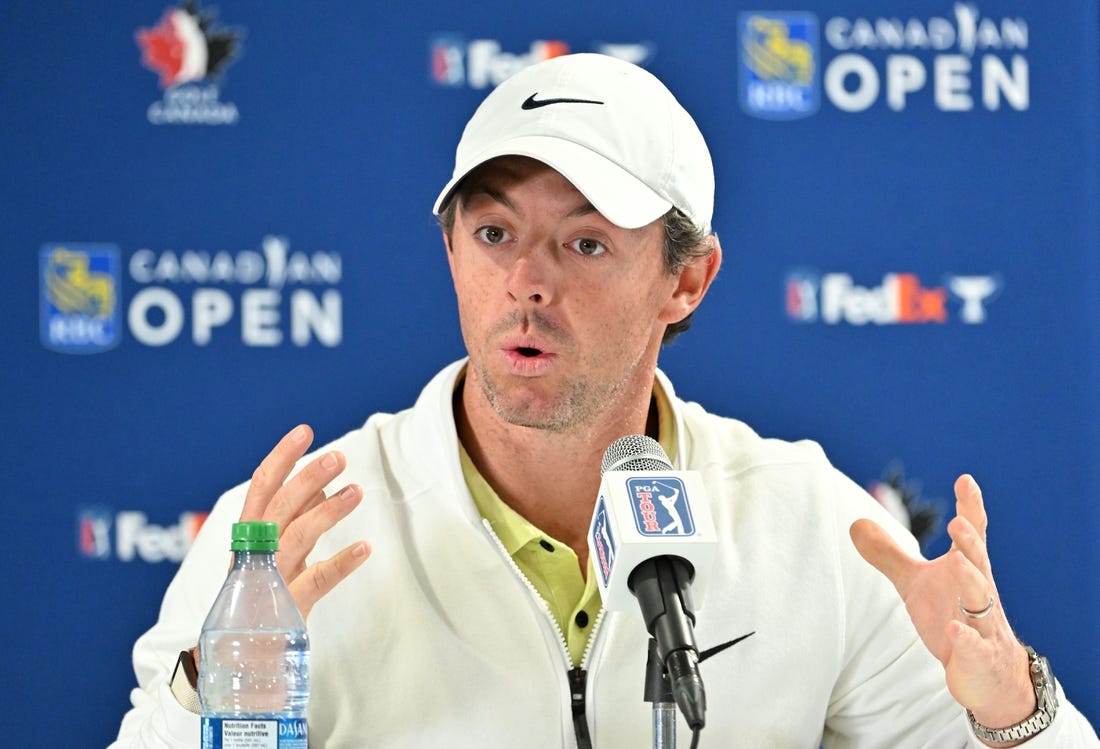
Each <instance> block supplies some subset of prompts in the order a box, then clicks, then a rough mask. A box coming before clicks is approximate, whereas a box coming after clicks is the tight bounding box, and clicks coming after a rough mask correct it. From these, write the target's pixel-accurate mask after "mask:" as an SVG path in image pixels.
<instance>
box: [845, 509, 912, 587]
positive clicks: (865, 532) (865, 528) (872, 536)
mask: <svg viewBox="0 0 1100 749" xmlns="http://www.w3.org/2000/svg"><path fill="white" fill-rule="evenodd" d="M848 533H849V535H850V536H851V537H852V543H853V544H855V547H856V551H858V552H859V555H860V556H861V557H863V558H864V559H866V560H867V562H868V563H869V564H870V565H871V566H872V567H874V568H875V569H877V570H878V571H879V572H881V573H882V574H884V575H886V577H887V579H889V580H890V582H892V583H893V584H894V587H895V588H899V589H900V583H901V578H902V576H903V575H904V574H905V571H906V570H907V569H909V567H910V566H911V565H912V564H913V560H912V559H910V558H909V555H908V554H906V553H905V552H904V551H902V549H901V547H900V546H898V545H897V542H895V541H894V539H893V538H891V537H890V534H889V533H887V532H886V531H885V530H883V529H882V526H880V525H879V524H878V523H876V522H874V521H873V520H867V519H866V518H864V519H861V520H857V521H856V522H854V523H852V527H851V528H849V529H848Z"/></svg>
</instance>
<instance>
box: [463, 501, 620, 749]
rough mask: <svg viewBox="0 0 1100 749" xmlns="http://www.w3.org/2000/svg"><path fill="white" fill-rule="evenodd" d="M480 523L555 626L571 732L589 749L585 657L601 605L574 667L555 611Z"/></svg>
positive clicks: (488, 526) (582, 748)
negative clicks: (571, 725)
mask: <svg viewBox="0 0 1100 749" xmlns="http://www.w3.org/2000/svg"><path fill="white" fill-rule="evenodd" d="M481 523H482V525H484V526H485V529H486V530H487V531H488V532H489V537H490V538H492V539H493V541H494V542H495V543H496V545H497V548H498V549H499V550H500V552H501V554H502V555H503V556H504V558H505V559H506V560H508V565H509V566H510V567H511V568H512V572H513V573H515V575H516V577H518V578H519V579H520V580H522V581H523V584H524V585H526V586H527V590H528V591H530V593H531V595H532V597H534V599H535V600H536V601H538V603H539V606H540V608H541V609H542V613H543V615H544V616H545V617H546V618H547V620H548V621H549V622H550V626H552V627H553V628H554V632H556V633H557V635H558V645H560V646H561V654H562V659H563V660H564V661H565V666H566V671H565V677H566V680H567V682H568V684H569V708H570V711H571V713H572V715H573V733H574V735H575V736H576V738H577V749H592V738H591V736H590V735H589V732H588V716H587V699H586V693H587V690H588V668H587V666H588V659H589V657H590V656H591V654H592V644H593V643H594V642H595V641H596V635H597V634H598V633H599V631H600V624H601V623H602V622H603V617H604V608H603V607H602V606H601V607H600V612H599V613H598V614H597V615H596V621H595V622H594V623H593V624H592V633H591V634H590V635H588V642H587V643H585V646H584V653H583V654H582V655H581V665H580V666H579V667H577V668H573V667H572V666H573V659H572V658H570V657H569V643H567V642H566V640H565V633H564V632H562V630H561V626H560V625H559V624H558V620H557V619H555V618H554V613H553V612H552V611H550V606H549V605H548V604H547V603H546V601H545V600H544V599H543V597H542V595H541V594H540V593H539V591H538V589H537V588H536V587H535V586H534V585H532V584H531V581H530V580H528V579H527V575H525V574H523V570H521V569H520V568H519V565H518V564H516V560H514V559H512V555H511V554H509V553H508V550H507V549H506V548H504V544H503V543H502V542H501V540H500V537H498V536H497V534H496V531H494V530H493V526H492V525H491V524H490V523H489V521H488V520H485V519H484V518H482V520H481Z"/></svg>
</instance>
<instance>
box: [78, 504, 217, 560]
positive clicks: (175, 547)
mask: <svg viewBox="0 0 1100 749" xmlns="http://www.w3.org/2000/svg"><path fill="white" fill-rule="evenodd" d="M206 515H207V513H205V512H183V513H181V514H180V516H179V522H177V523H175V524H173V525H167V526H161V525H157V524H155V523H150V522H149V518H148V516H146V514H145V513H144V512H137V511H123V512H118V513H112V512H111V511H109V510H106V509H103V508H98V507H96V508H84V509H82V510H80V511H78V512H77V550H78V551H79V552H80V555H81V556H83V557H85V558H87V559H110V558H112V556H113V557H114V558H116V559H118V560H119V561H121V562H131V561H134V560H135V559H137V560H140V561H142V562H149V563H156V562H163V561H171V562H180V561H182V560H183V557H184V555H185V554H186V553H187V550H188V549H189V548H191V542H192V541H194V540H195V536H197V535H198V533H199V529H200V528H201V527H202V524H203V522H204V521H205V520H206ZM112 529H113V530H114V547H113V548H112V545H111V531H112Z"/></svg>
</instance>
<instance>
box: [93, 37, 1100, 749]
mask: <svg viewBox="0 0 1100 749" xmlns="http://www.w3.org/2000/svg"><path fill="white" fill-rule="evenodd" d="M713 191H714V177H713V169H712V166H711V160H710V155H709V152H708V150H707V147H706V144H705V142H704V141H703V137H702V135H701V134H700V133H699V131H698V129H697V127H696V126H695V123H694V122H693V121H692V119H691V117H690V116H689V115H688V114H687V112H685V111H684V110H683V109H682V108H681V107H680V105H679V104H678V103H677V102H676V101H675V99H674V98H673V97H672V95H671V94H670V93H669V92H668V91H667V89H665V87H664V86H663V85H662V84H661V83H660V82H658V81H657V80H656V79H655V78H654V77H653V76H651V75H650V74H649V73H647V72H645V71H643V70H641V69H640V68H637V67H635V66H632V65H629V64H627V63H624V62H621V61H617V60H614V59H612V58H607V57H601V56H597V55H572V56H567V57H563V58H556V59H553V60H549V61H546V62H543V63H540V64H538V65H536V66H534V67H532V68H529V69H527V70H525V71H522V72H520V73H517V74H516V75H514V76H513V77H512V78H510V79H509V80H507V81H506V82H504V83H503V84H502V85H501V86H500V87H499V88H497V89H496V90H495V91H494V92H493V93H492V94H490V96H489V97H488V98H487V99H486V100H485V102H484V103H483V104H482V106H481V107H480V108H479V109H478V111H477V112H476V113H475V114H474V116H473V118H472V119H471V120H470V122H469V123H468V125H467V127H466V129H465V132H464V133H463V136H462V140H461V142H460V144H459V146H458V151H457V155H456V165H455V170H454V174H453V178H452V179H451V181H450V182H449V183H448V184H447V185H446V186H445V187H444V189H443V191H442V192H441V194H440V196H439V200H438V201H437V203H436V206H435V211H436V214H437V215H438V216H439V217H440V223H441V225H442V227H443V239H444V244H445V248H446V255H447V260H448V263H449V264H450V268H451V274H452V277H453V279H454V286H455V292H456V296H457V300H458V311H459V318H460V321H461V327H462V332H463V337H464V341H465V344H466V348H467V351H468V353H469V357H468V359H467V360H464V361H461V362H456V363H455V364H452V365H450V366H449V367H447V368H445V369H444V370H443V371H442V372H440V373H439V374H438V375H437V376H436V377H435V378H434V379H433V380H432V382H430V383H429V384H428V385H427V387H426V388H425V389H424V391H423V393H422V395H421V397H420V398H419V399H418V401H417V403H416V404H415V406H413V407H412V408H411V409H409V410H407V411H404V412H401V413H399V414H396V415H386V414H376V415H375V416H372V417H371V419H370V420H369V421H368V422H367V423H366V424H365V425H364V427H363V428H362V429H360V430H357V431H355V432H352V433H351V434H349V435H346V436H345V437H343V438H341V439H340V440H338V441H337V442H335V443H334V444H332V445H330V446H328V447H326V448H324V449H323V450H321V451H318V452H317V453H316V454H314V455H313V456H310V457H303V456H305V454H306V452H307V450H308V449H309V446H310V443H311V441H312V433H311V432H310V430H309V428H308V427H306V426H299V427H297V428H295V429H294V430H292V431H291V432H290V433H289V434H288V435H287V436H286V437H284V438H283V439H282V440H281V441H280V442H279V443H278V445H276V447H275V448H274V450H273V451H272V452H271V453H270V454H269V455H268V456H267V458H265V459H264V461H263V462H262V464H261V465H260V466H259V468H258V469H257V470H256V472H255V474H254V476H253V478H252V480H251V481H250V482H249V483H248V485H247V486H241V487H238V488H237V489H235V490H233V491H231V492H230V493H228V494H227V495H226V496H225V497H223V498H222V499H221V500H220V501H219V502H218V503H217V505H216V506H215V507H214V509H213V511H212V513H211V515H210V517H209V519H208V520H207V522H206V525H205V526H204V528H203V531H202V533H201V534H200V536H199V537H198V539H197V540H196V542H195V545H194V547H193V548H192V550H191V552H190V554H189V555H188V557H187V558H186V559H185V560H184V562H183V564H182V566H181V568H180V571H179V574H178V575H177V577H176V579H175V580H174V581H173V582H172V584H171V586H170V587H169V589H168V592H167V594H166V596H165V600H164V604H163V607H162V610H161V615H160V619H159V621H158V623H157V624H156V625H155V626H154V627H153V628H152V629H151V630H150V631H149V632H148V633H146V634H145V635H144V636H143V637H142V638H141V639H140V640H139V641H138V643H137V645H136V647H135V650H134V662H135V670H136V671H137V675H138V681H139V684H140V685H141V686H140V688H139V689H137V690H135V691H134V693H133V703H134V708H133V709H132V710H131V711H130V712H129V713H128V714H127V715H126V717H125V718H124V720H123V724H122V727H121V730H120V733H119V740H118V742H117V743H116V745H115V746H118V747H134V746H143V747H183V746H195V745H196V743H197V741H198V735H199V733H198V725H199V719H198V716H197V715H196V714H195V712H196V711H197V708H196V706H195V703H194V689H193V687H192V685H191V684H190V683H189V680H188V678H187V677H186V671H187V669H186V668H184V667H180V668H177V667H176V666H177V657H178V662H179V664H181V665H182V666H186V665H187V664H188V663H189V661H191V660H192V659H193V657H194V653H193V648H194V645H195V643H196V641H197V638H198V633H199V628H200V627H201V624H202V621H203V618H204V616H205V614H206V611H207V610H208V609H209V607H210V605H211V602H212V601H213V600H214V597H215V595H216V594H217V591H218V589H219V587H220V585H221V583H222V580H223V577H224V574H225V564H226V558H225V553H224V549H225V548H226V543H227V541H228V538H229V526H230V524H231V523H232V522H234V521H235V520H237V519H238V518H243V519H248V520H253V519H264V520H272V521H275V522H277V523H279V526H280V528H281V529H283V533H282V541H281V543H282V547H281V551H280V560H279V565H280V568H281V570H282V572H283V574H284V576H285V577H286V578H287V580H288V581H289V584H290V587H291V590H292V592H293V594H294V596H295V600H296V601H297V603H298V605H299V608H300V609H301V611H302V613H303V615H304V616H306V617H307V618H308V624H309V628H310V637H311V643H312V649H313V652H312V658H313V660H312V678H313V691H312V697H311V703H310V715H309V719H310V730H311V738H312V740H313V742H314V743H316V744H317V745H323V746H325V747H364V746H385V747H435V746H449V747H467V746H469V747H486V746H493V747H497V746H500V747H503V746H509V747H511V746H524V747H562V746H566V747H571V746H590V745H591V746H598V747H623V746H643V745H646V744H647V743H649V741H650V719H649V708H648V706H647V705H646V704H645V703H644V702H643V701H642V680H643V676H644V671H645V660H646V644H647V639H648V635H647V634H646V632H645V630H644V627H643V626H642V624H641V621H640V619H639V617H638V616H637V615H635V614H633V613H632V612H624V613H610V614H609V613H605V612H602V611H601V606H600V603H599V596H598V593H597V591H596V587H595V583H594V577H595V576H594V575H591V574H588V575H586V574H585V571H586V570H588V569H589V565H588V550H587V546H586V542H585V535H586V531H587V528H588V524H589V520H590V518H591V515H592V510H593V505H594V501H595V498H596V494H597V489H598V485H599V475H600V470H599V463H600V460H601V457H602V455H603V452H604V450H605V449H606V447H607V446H608V445H609V444H611V443H612V442H613V441H614V440H616V439H617V438H619V437H621V436H623V435H627V434H636V433H645V434H649V435H651V436H653V437H655V438H657V439H658V440H659V441H660V442H661V444H662V445H663V446H664V448H665V450H666V451H667V452H668V454H669V455H670V457H671V459H672V461H673V462H674V464H675V465H676V466H677V467H681V468H685V469H693V470H697V471H699V472H700V473H701V474H702V478H703V481H704V483H705V484H706V486H707V489H708V493H709V497H710V502H711V505H712V513H713V516H714V522H715V526H716V530H717V534H718V536H719V539H720V541H719V550H718V553H717V559H716V562H715V565H714V569H713V570H712V571H711V574H710V577H709V592H708V598H707V602H706V606H705V607H704V608H703V609H702V610H701V611H700V612H699V615H698V621H697V626H696V636H697V639H698V640H699V641H700V644H701V646H702V647H704V648H706V647H710V646H712V645H717V644H720V643H724V642H729V641H730V640H734V639H737V638H740V637H741V636H743V635H745V634H748V633H750V632H752V633H754V634H753V636H752V637H749V638H747V639H744V640H743V641H741V642H740V643H739V644H738V645H737V646H736V647H734V648H730V649H727V650H725V651H724V652H722V653H721V654H719V655H716V656H715V657H714V658H713V659H711V660H708V661H707V662H706V663H704V664H703V665H702V676H703V679H704V681H705V683H706V686H707V695H708V704H709V712H708V715H707V726H706V729H705V731H704V732H703V735H704V737H705V738H704V739H703V742H704V744H706V745H712V746H719V745H721V746H728V745H733V744H736V745H739V746H749V747H803V748H804V747H816V746H818V744H819V743H821V742H823V743H824V744H825V745H826V746H830V747H871V746H881V747H894V748H897V747H929V748H933V747H934V748H936V749H939V748H940V747H961V746H967V745H969V746H981V745H982V744H983V743H988V744H989V745H994V746H1002V745H1010V743H1011V742H1006V741H1004V739H1006V738H1008V739H1012V740H1013V741H1015V740H1017V739H1020V738H1023V737H1026V738H1027V739H1028V742H1029V745H1030V746H1032V747H1034V748H1040V749H1041V747H1044V746H1097V745H1098V742H1097V739H1096V735H1095V733H1094V732H1093V731H1092V729H1091V728H1090V727H1089V725H1088V723H1087V722H1086V721H1085V720H1084V718H1083V717H1082V716H1081V715H1080V714H1079V713H1078V712H1077V711H1076V710H1075V709H1074V708H1073V706H1072V705H1071V704H1069V703H1068V702H1067V701H1066V699H1065V696H1064V695H1063V694H1062V693H1061V692H1060V691H1058V692H1057V697H1058V705H1057V708H1056V709H1055V708H1054V707H1053V706H1052V704H1051V703H1050V702H1049V700H1048V699H1047V698H1048V695H1053V693H1054V687H1053V685H1052V684H1051V685H1050V688H1049V689H1048V688H1047V685H1046V683H1045V682H1043V681H1042V679H1041V678H1040V673H1041V670H1038V671H1036V672H1035V677H1034V678H1033V676H1032V670H1031V668H1030V667H1031V664H1032V663H1033V662H1034V663H1035V664H1036V665H1037V666H1039V665H1042V661H1041V660H1040V659H1039V658H1038V656H1035V657H1033V656H1032V655H1031V654H1030V653H1029V651H1027V650H1025V648H1024V646H1023V645H1021V644H1020V643H1019V642H1018V641H1017V640H1016V638H1015V637H1014V636H1013V634H1012V631H1011V629H1010V627H1009V625H1008V622H1007V619H1006V618H1005V615H1004V612H1003V610H1002V609H1001V606H1000V603H999V599H998V597H997V591H996V586H995V584H994V581H993V578H992V575H991V573H990V568H989V560H988V557H987V555H986V551H985V538H984V536H985V527H986V520H985V513H984V510H983V506H982V500H981V494H980V491H979V489H978V487H977V485H976V484H975V483H974V481H973V480H972V479H971V478H969V477H967V476H964V477H962V478H960V479H959V481H958V483H957V484H956V494H957V496H958V509H959V516H958V517H957V518H955V519H954V520H953V521H952V522H951V524H950V525H949V526H948V531H949V533H950V534H951V537H952V540H953V541H954V545H953V548H952V550H951V551H950V552H949V553H948V554H947V555H945V556H944V557H942V558H940V559H937V560H935V561H932V562H923V561H919V560H914V559H912V558H911V557H910V556H909V555H908V554H907V553H906V551H903V549H905V550H907V551H908V552H910V553H912V552H915V551H916V545H915V543H914V542H913V540H912V538H911V537H907V536H906V534H905V532H904V531H903V530H901V529H900V528H899V527H898V526H897V525H896V524H895V523H893V522H892V521H891V520H890V518H889V517H888V516H887V514H886V513H885V512H884V511H882V510H881V509H880V508H878V506H877V505H876V504H875V503H874V502H873V501H872V500H871V499H870V498H869V497H867V495H866V494H865V493H864V492H862V491H861V490H860V489H859V488H858V487H857V486H856V485H854V484H853V483H852V482H850V481H849V480H847V479H846V478H845V477H843V476H842V475H840V474H839V473H838V472H837V471H836V470H835V469H833V468H832V467H831V466H830V465H829V464H828V463H827V461H826V460H825V458H824V456H823V455H822V453H821V451H820V449H819V448H817V447H816V446H815V445H813V444H810V443H798V444H788V443H781V442H778V441H775V440H766V439H762V438H760V437H758V436H757V435H756V434H755V433H753V432H752V431H751V430H750V429H749V428H748V427H746V426H745V425H744V424H741V423H739V422H736V421H733V420H730V419H725V418H721V417H718V416H714V415H711V414H708V413H706V412H705V411H704V410H703V409H702V408H701V407H699V406H698V405H695V404H690V403H685V402H683V401H681V400H679V399H677V397H676V395H675V393H674V392H673V389H672V386H671V383H670V382H669V381H668V380H667V379H666V378H665V377H664V375H662V374H661V373H660V372H659V371H658V370H657V359H658V353H659V351H660V348H661V345H662V342H664V341H666V340H668V339H669V338H671V337H672V336H674V335H676V334H677V333H678V332H680V331H681V330H683V329H684V328H685V327H686V325H687V321H688V319H689V318H690V316H691V315H692V313H693V312H694V310H695V309H696V308H697V307H698V306H699V304H700V302H701V301H702V299H703V298H704V296H705V295H706V292H707V289H708V288H709V286H710V284H711V283H712V281H713V280H714V278H715V275H716V274H717V272H718V268H719V266H720V264H721V247H720V245H719V242H718V238H717V236H716V235H714V234H713V233H712V232H711V229H710V220H711V212H712V208H713ZM288 477H289V478H288ZM849 533H850V534H851V538H849ZM368 535H369V536H371V537H372V538H373V540H374V545H375V548H374V550H373V553H372V551H371V549H370V548H369V547H368V546H367V544H366V542H365V541H363V540H362V539H363V538H364V537H365V536H368ZM853 541H854V542H855V543H854V544H853ZM857 547H858V553H857V551H856V548H857ZM368 555H370V556H371V559H370V562H369V563H367V564H365V565H364V564H363V563H364V561H366V559H367V556H368ZM861 555H862V557H864V558H866V560H868V561H870V562H871V563H872V564H873V565H874V566H875V567H878V568H879V569H880V570H881V571H882V573H884V574H880V573H879V572H878V571H876V570H875V569H874V568H873V567H872V566H871V565H868V564H867V562H866V561H864V558H861ZM353 573H355V574H354V575H353ZM891 583H893V585H891ZM895 588H896V590H895ZM899 593H900V598H899V595H898V594H899ZM903 602H904V603H903ZM907 614H908V616H907ZM921 641H923V643H924V645H923V646H922V644H921ZM181 651H182V652H181ZM937 659H938V661H939V663H937ZM941 664H942V665H941ZM1042 673H1045V672H1042ZM1036 685H1038V686H1036ZM1039 698H1042V699H1041V700H1040V699H1039ZM964 707H965V708H969V709H970V711H971V717H969V718H968V716H967V713H966V711H965V710H964ZM968 726H969V727H968ZM1002 729H1007V730H1008V731H1009V732H1008V733H998V731H999V730H1002ZM975 732H977V733H979V734H982V735H983V736H985V740H984V741H983V739H980V738H979V737H978V736H977V735H976V733H975ZM996 739H1000V740H996Z"/></svg>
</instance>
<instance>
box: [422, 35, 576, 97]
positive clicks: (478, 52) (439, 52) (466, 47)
mask: <svg viewBox="0 0 1100 749" xmlns="http://www.w3.org/2000/svg"><path fill="white" fill-rule="evenodd" d="M569 52H570V49H569V45H568V44H566V43H565V42H563V41H558V40H544V39H536V40H534V41H532V42H531V46H530V47H529V48H528V50H527V51H526V52H521V53H512V52H505V51H503V50H502V49H501V46H500V42H498V41H497V40H495V39H472V40H470V41H466V40H465V39H464V38H462V37H460V36H454V35H443V36H437V37H435V38H434V39H433V40H432V42H431V51H430V55H429V59H430V60H431V76H432V80H433V81H435V82H436V83H437V84H439V85H440V86H448V87H462V86H469V87H470V88H489V87H490V86H497V85H499V84H500V83H501V82H502V81H503V80H504V79H505V78H507V77H508V76H510V75H512V74H513V73H515V72H517V71H519V70H522V69H523V68H526V67H528V66H530V65H534V64H535V63H536V62H542V61H543V60H549V59H550V58H551V57H559V56H561V55H567V54H569Z"/></svg>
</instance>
